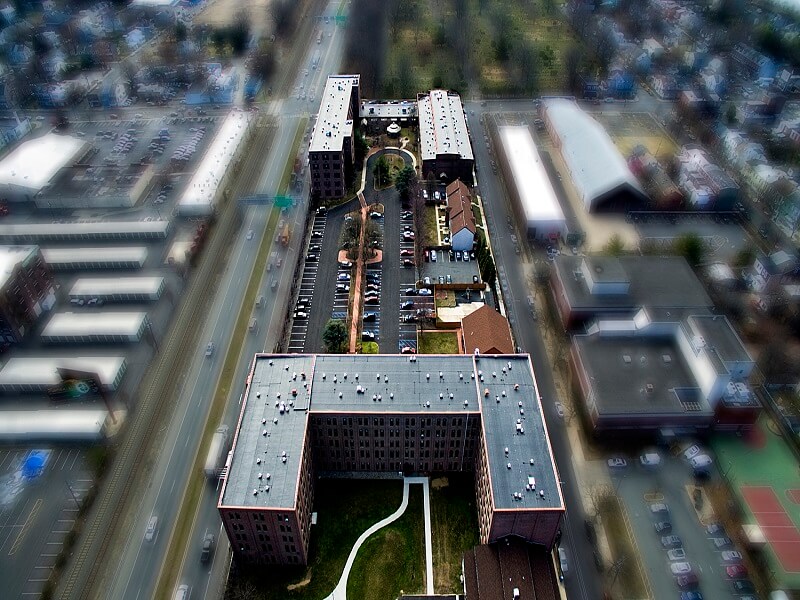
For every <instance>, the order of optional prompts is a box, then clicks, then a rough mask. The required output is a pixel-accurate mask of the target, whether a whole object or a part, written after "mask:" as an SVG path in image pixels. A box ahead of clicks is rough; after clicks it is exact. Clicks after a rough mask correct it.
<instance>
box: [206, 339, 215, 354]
mask: <svg viewBox="0 0 800 600" xmlns="http://www.w3.org/2000/svg"><path fill="white" fill-rule="evenodd" d="M212 354H214V342H208V345H206V356H211V355H212Z"/></svg>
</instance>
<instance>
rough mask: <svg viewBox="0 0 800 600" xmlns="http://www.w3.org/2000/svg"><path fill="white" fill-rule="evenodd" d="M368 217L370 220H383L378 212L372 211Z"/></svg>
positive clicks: (381, 214)
mask: <svg viewBox="0 0 800 600" xmlns="http://www.w3.org/2000/svg"><path fill="white" fill-rule="evenodd" d="M369 216H370V217H371V218H372V219H382V218H383V213H381V212H378V211H377V210H373V211H372V212H370V213H369Z"/></svg>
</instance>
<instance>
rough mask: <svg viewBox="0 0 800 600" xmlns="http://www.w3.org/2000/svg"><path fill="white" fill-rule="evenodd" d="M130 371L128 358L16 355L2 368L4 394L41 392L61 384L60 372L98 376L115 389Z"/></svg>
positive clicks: (104, 383) (0, 369)
mask: <svg viewBox="0 0 800 600" xmlns="http://www.w3.org/2000/svg"><path fill="white" fill-rule="evenodd" d="M127 368H128V364H127V361H126V360H125V357H124V356H63V355H61V356H59V355H48V356H14V357H11V358H9V359H8V361H7V362H6V364H4V365H3V366H2V367H0V393H4V394H9V393H15V392H25V393H37V392H38V393H41V392H46V391H47V390H48V389H49V388H51V387H53V386H54V385H57V384H59V383H61V378H60V376H59V374H58V369H74V370H77V371H89V372H93V373H97V374H98V376H99V377H100V383H101V384H102V386H103V387H104V388H105V389H107V390H115V389H117V386H118V385H119V382H120V381H121V380H122V377H123V375H125V371H126V370H127Z"/></svg>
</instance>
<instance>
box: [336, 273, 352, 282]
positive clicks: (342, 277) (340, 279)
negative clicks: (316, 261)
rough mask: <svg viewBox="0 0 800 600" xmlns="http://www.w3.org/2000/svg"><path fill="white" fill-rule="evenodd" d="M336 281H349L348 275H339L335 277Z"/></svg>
mask: <svg viewBox="0 0 800 600" xmlns="http://www.w3.org/2000/svg"><path fill="white" fill-rule="evenodd" d="M336 279H337V280H339V281H350V275H348V274H347V273H339V275H337V276H336Z"/></svg>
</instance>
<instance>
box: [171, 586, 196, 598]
mask: <svg viewBox="0 0 800 600" xmlns="http://www.w3.org/2000/svg"><path fill="white" fill-rule="evenodd" d="M191 593H192V588H190V587H189V586H188V585H186V584H185V583H183V584H181V585H179V586H178V589H177V590H175V597H174V600H189V596H190V595H191Z"/></svg>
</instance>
